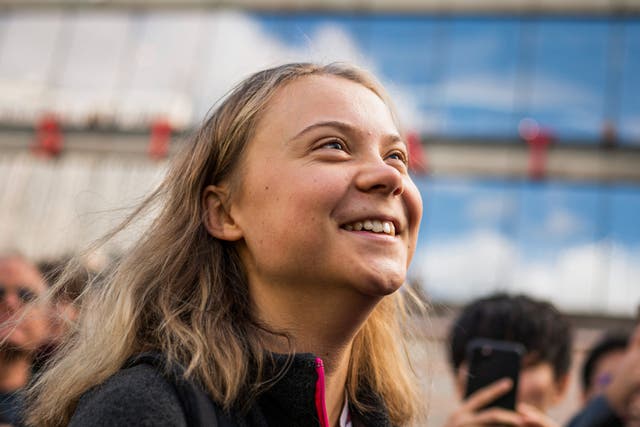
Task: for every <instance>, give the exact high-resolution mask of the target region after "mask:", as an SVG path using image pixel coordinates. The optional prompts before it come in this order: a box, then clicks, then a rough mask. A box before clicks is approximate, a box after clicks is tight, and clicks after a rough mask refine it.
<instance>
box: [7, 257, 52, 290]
mask: <svg viewBox="0 0 640 427" xmlns="http://www.w3.org/2000/svg"><path fill="white" fill-rule="evenodd" d="M0 285H2V286H9V287H13V286H18V285H20V286H27V287H30V288H32V289H36V290H44V288H45V285H44V280H43V278H42V276H41V275H40V273H39V272H38V271H37V270H36V268H35V267H33V266H32V265H30V264H28V263H26V262H25V261H23V260H21V259H20V258H3V259H0Z"/></svg>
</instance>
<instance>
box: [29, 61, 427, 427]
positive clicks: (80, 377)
mask: <svg viewBox="0 0 640 427" xmlns="http://www.w3.org/2000/svg"><path fill="white" fill-rule="evenodd" d="M308 75H331V76H336V77H340V78H344V79H348V80H350V81H353V82H356V83H358V84H361V85H363V86H365V87H367V88H369V89H370V90H372V91H373V92H374V93H376V94H377V95H378V96H379V97H380V98H381V99H382V100H383V101H384V102H385V103H386V104H387V105H388V106H389V108H390V111H392V108H391V104H390V102H389V100H388V98H387V96H386V94H385V92H384V90H383V89H382V87H381V85H380V84H379V83H378V82H377V81H376V80H375V79H374V78H373V77H372V76H370V75H369V74H367V73H365V72H364V71H362V70H360V69H358V68H355V67H353V66H350V65H346V64H330V65H326V66H319V65H315V64H307V63H294V64H287V65H282V66H279V67H275V68H271V69H268V70H264V71H261V72H258V73H256V74H254V75H252V76H250V77H249V78H247V79H246V80H244V81H243V82H242V83H240V84H239V85H238V86H237V87H236V88H235V89H234V90H232V91H231V92H230V94H229V95H228V96H227V97H226V99H225V100H224V101H223V102H222V103H221V104H220V105H219V107H218V108H217V109H215V111H214V112H213V113H212V115H211V116H210V117H209V118H208V119H207V120H206V122H205V123H204V124H203V125H202V126H201V127H200V129H199V130H198V131H197V132H196V133H195V135H194V136H193V137H192V139H191V140H190V141H189V142H188V144H187V146H186V147H184V149H183V150H182V151H181V153H179V154H178V155H177V157H176V158H175V159H174V161H173V163H172V166H171V167H170V169H169V171H168V174H167V176H166V178H165V179H164V180H163V182H162V183H161V184H160V186H159V187H158V189H156V190H155V191H154V192H153V193H152V194H151V195H150V196H149V197H148V198H147V199H146V200H145V201H144V202H143V203H142V204H141V206H140V207H138V208H137V209H136V211H135V212H133V213H132V214H131V216H130V217H129V218H128V219H127V220H126V221H125V222H124V223H123V224H121V225H120V226H119V227H118V228H116V229H115V230H114V231H113V232H111V233H110V234H109V235H107V236H106V237H105V238H104V239H103V241H102V243H104V242H106V241H107V240H109V239H111V238H112V237H114V236H115V235H116V234H118V233H119V232H121V231H122V230H124V229H125V228H127V227H128V226H130V225H131V224H132V223H133V222H134V221H135V220H136V219H137V218H139V217H141V216H142V215H144V214H145V213H147V212H149V211H151V209H152V208H153V207H155V206H158V207H159V213H158V214H157V216H156V217H155V219H154V220H153V222H152V223H151V225H150V226H149V228H148V229H147V230H146V232H145V233H144V234H143V235H142V236H141V238H140V240H139V241H138V242H137V243H136V244H135V245H134V246H133V247H132V248H131V249H130V250H129V252H128V253H127V254H126V256H125V257H123V259H122V260H121V261H120V262H119V263H118V265H117V266H116V267H115V268H114V269H113V271H112V272H111V273H110V274H109V276H108V277H106V278H102V279H101V280H100V281H99V282H96V283H95V284H92V285H90V286H89V287H87V289H86V291H85V293H84V295H83V296H82V298H83V307H82V310H81V314H80V321H79V323H78V325H77V328H76V329H75V331H74V332H73V333H72V334H71V335H70V336H69V337H68V339H67V342H66V343H65V345H64V346H63V347H62V348H61V349H60V351H59V352H58V354H57V356H56V357H55V359H54V360H53V361H52V362H51V363H50V365H49V367H48V368H47V370H46V371H45V372H44V373H43V374H42V375H41V376H40V377H39V378H38V379H37V381H36V382H35V384H34V385H33V387H32V389H31V390H30V402H31V404H30V411H29V420H28V421H29V423H30V424H33V425H38V426H58V425H66V424H67V423H68V422H69V419H70V417H71V415H72V413H73V411H74V410H75V406H76V405H77V402H78V399H79V398H80V396H81V395H82V394H83V393H84V392H86V391H87V390H89V389H90V388H91V387H93V386H95V385H97V384H100V383H102V382H103V381H105V380H106V379H107V378H108V377H110V376H111V375H113V374H114V373H115V372H117V371H118V370H119V369H121V367H122V366H123V364H124V363H125V361H126V360H127V359H128V358H130V357H131V356H133V355H135V354H137V353H140V352H142V351H148V350H155V351H160V352H162V353H164V354H165V355H166V357H167V358H168V359H169V360H170V361H173V362H178V363H180V364H182V365H183V366H185V367H186V376H187V377H189V378H191V379H193V380H195V381H197V382H198V383H199V384H201V385H202V386H203V387H204V388H205V389H206V390H207V391H208V392H209V394H210V395H211V397H212V398H213V399H214V400H215V401H216V402H217V403H218V404H220V405H221V406H222V407H223V408H225V409H231V408H237V407H238V405H239V402H241V401H245V400H250V399H251V397H255V396H256V394H257V393H260V392H261V391H263V390H264V389H265V387H268V383H269V380H270V378H263V376H264V372H265V371H264V369H263V367H264V365H265V363H266V362H267V359H268V357H267V352H266V350H265V342H264V336H265V334H264V332H265V331H267V332H271V333H275V331H268V328H266V327H265V325H262V324H261V323H260V322H259V321H258V320H257V319H256V318H255V317H254V313H252V312H251V310H250V304H249V295H248V285H247V279H246V277H245V274H244V270H243V266H242V264H241V262H240V259H239V256H238V254H237V253H236V250H235V249H234V247H233V245H231V244H229V243H226V242H223V241H221V240H218V239H216V238H214V237H212V236H211V235H210V234H209V233H208V232H207V230H206V229H205V226H204V225H203V218H204V216H205V214H206V211H205V207H204V205H203V203H202V193H203V190H204V188H205V187H206V186H207V185H210V184H216V183H220V182H222V181H223V180H230V181H231V183H232V184H233V181H234V179H233V178H234V174H235V173H236V172H237V169H238V165H239V163H240V159H241V158H242V155H243V151H244V149H245V147H246V145H247V143H248V141H250V140H251V137H252V132H253V131H254V129H255V127H256V124H257V122H258V120H259V117H260V114H261V113H262V112H263V111H264V110H265V109H266V108H267V107H268V105H269V101H270V99H271V98H272V97H273V95H274V93H275V92H276V91H277V90H278V89H279V88H281V87H282V86H284V85H286V84H287V83H289V82H291V81H293V80H295V79H299V78H301V77H304V76H308ZM236 181H237V180H236ZM63 281H64V277H62V278H61V282H63ZM403 298H405V295H403V293H400V292H396V293H395V294H394V295H393V296H390V297H387V298H385V299H384V300H383V301H382V302H381V303H380V304H379V305H378V307H377V308H376V309H375V310H374V311H373V313H372V314H371V315H370V317H369V319H368V320H367V321H366V323H365V324H364V326H363V327H362V328H361V330H360V332H359V333H358V335H357V337H356V338H355V341H354V345H353V350H352V355H351V362H350V368H349V375H348V381H347V391H348V396H349V399H350V401H351V402H352V404H354V405H356V407H358V408H359V409H360V410H363V411H366V410H367V409H368V408H367V407H366V406H365V404H364V403H363V402H360V401H359V400H358V391H359V390H360V388H361V387H363V386H366V387H369V388H370V389H371V390H372V391H373V392H375V393H377V394H379V395H380V396H381V398H382V399H383V401H384V403H385V405H386V407H387V409H388V412H389V414H390V417H391V420H392V422H393V424H394V425H405V424H408V423H409V422H411V420H413V419H414V418H415V416H416V414H418V413H419V408H420V407H421V406H424V405H423V402H421V401H420V399H419V392H418V390H419V387H418V385H417V382H416V380H415V378H414V377H415V375H413V372H412V370H411V367H410V361H409V360H408V357H407V354H406V349H405V348H404V343H403V340H404V338H403V333H402V331H401V327H400V319H399V316H398V314H399V313H401V312H402V311H403V309H402V305H403V304H402V300H403ZM292 350H293V349H292Z"/></svg>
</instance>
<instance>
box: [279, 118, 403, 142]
mask: <svg viewBox="0 0 640 427" xmlns="http://www.w3.org/2000/svg"><path fill="white" fill-rule="evenodd" d="M323 127H332V128H336V129H340V130H341V131H343V132H344V133H350V134H357V133H362V132H361V131H360V130H359V129H357V128H356V127H355V126H353V125H351V124H349V123H346V122H341V121H339V120H326V121H322V122H317V123H313V124H311V125H309V126H307V127H306V128H304V129H302V130H301V131H300V132H298V133H297V134H296V135H295V136H294V137H293V138H291V139H290V141H295V140H296V139H298V138H300V137H301V136H303V135H304V134H305V133H308V132H311V131H313V130H315V129H318V128H323ZM383 138H384V139H385V140H387V141H388V142H402V143H403V144H405V145H407V143H406V141H405V140H404V139H402V138H401V137H400V135H398V134H395V133H390V134H386V135H384V136H383Z"/></svg>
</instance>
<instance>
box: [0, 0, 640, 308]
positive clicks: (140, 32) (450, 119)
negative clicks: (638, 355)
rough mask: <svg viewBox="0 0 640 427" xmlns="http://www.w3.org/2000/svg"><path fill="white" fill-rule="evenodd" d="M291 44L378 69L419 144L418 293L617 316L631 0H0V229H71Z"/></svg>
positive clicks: (34, 234)
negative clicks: (538, 302)
mask: <svg viewBox="0 0 640 427" xmlns="http://www.w3.org/2000/svg"><path fill="white" fill-rule="evenodd" d="M294 60H306V61H308V60H313V61H321V62H330V61H336V60H346V61H351V62H355V63H357V64H360V65H361V66H363V67H365V68H368V69H370V70H371V71H373V72H374V73H375V74H376V75H378V76H379V77H380V79H381V80H382V81H383V83H384V84H385V85H386V86H387V87H388V88H389V89H390V91H391V93H392V95H393V98H394V100H395V102H396V104H397V107H398V110H399V113H400V117H401V120H402V123H403V126H404V127H405V130H406V131H407V132H409V133H411V138H412V140H413V141H415V142H417V145H416V146H414V147H413V148H414V151H416V153H417V155H418V157H421V156H422V157H421V160H422V162H421V164H420V165H418V166H417V167H416V168H415V179H416V181H417V183H418V186H419V187H420V189H421V191H422V192H423V198H424V202H425V217H424V220H423V229H422V233H421V237H420V242H419V247H418V252H417V254H416V258H415V261H414V263H413V268H412V271H411V276H412V280H413V281H415V282H418V283H420V284H421V286H422V287H423V289H424V291H425V292H426V294H427V295H428V296H429V297H430V298H431V299H432V300H433V301H435V302H442V303H448V304H459V303H464V302H465V301H468V300H469V299H471V298H473V297H475V296H477V295H480V294H484V293H486V292H488V291H490V290H496V289H501V290H508V291H513V292H527V293H529V294H532V295H534V296H538V297H544V298H549V299H551V300H552V301H553V302H555V303H556V304H557V305H558V306H560V307H561V308H563V309H565V310H567V311H569V312H572V313H576V314H579V313H583V314H585V313H586V314H589V315H603V316H609V317H611V316H613V317H626V318H629V317H631V316H632V315H633V314H634V312H635V309H636V306H637V304H638V302H639V301H640V226H639V225H638V223H639V218H640V4H639V2H637V1H626V2H625V1H604V0H583V1H577V0H576V1H564V2H555V1H554V2H552V1H548V2H545V1H542V2H541V1H533V0H531V1H529V0H518V1H491V0H481V1H450V2H442V1H435V0H430V1H409V0H402V1H391V0H375V1H373V0H372V1H364V0H360V1H330V2H323V1H311V0H305V1H301V0H298V1H293V0H291V1H266V0H263V1H257V0H256V1H249V0H245V1H242V2H237V3H233V2H214V1H211V2H206V1H186V2H178V1H108V0H107V1H53V0H51V1H6V0H4V1H2V2H0V247H1V248H3V249H5V250H6V249H18V250H20V251H22V252H24V253H26V254H27V255H29V256H32V257H34V258H44V257H52V256H55V255H59V254H63V253H69V252H73V251H75V250H77V249H78V248H81V247H83V246H84V245H86V244H87V243H88V242H90V241H92V240H93V239H95V238H96V237H98V236H99V235H100V234H101V233H103V232H104V231H105V230H106V229H108V227H110V226H112V225H115V224H116V222H117V218H120V217H122V213H123V211H122V210H115V211H114V209H116V208H120V207H122V206H132V205H133V204H135V202H136V201H137V200H139V198H140V197H141V196H142V195H143V194H145V193H146V192H148V191H149V190H150V189H152V188H153V186H154V185H155V184H157V182H158V181H159V179H160V177H161V176H162V173H163V172H164V168H165V163H166V159H167V157H170V155H171V152H172V151H173V150H174V148H175V147H176V145H178V144H179V143H180V141H181V140H182V139H183V138H184V137H185V136H186V135H188V132H189V131H190V130H191V129H193V128H194V127H195V126H197V125H198V123H200V121H201V120H202V119H203V117H204V116H205V115H206V114H207V111H208V110H209V109H210V108H211V106H212V105H213V104H214V103H215V102H216V100H218V99H220V98H221V97H222V96H224V94H225V92H226V91H227V90H228V89H229V88H230V87H231V85H232V84H233V83H235V82H237V81H239V80H240V79H241V78H243V77H244V76H246V75H248V74H249V73H251V72H252V71H255V70H257V69H259V68H262V67H266V66H270V65H275V64H279V63H281V62H283V61H294ZM417 147H418V148H419V147H422V149H423V153H422V154H420V150H419V149H418V148H417ZM131 238H135V237H134V236H132V237H131ZM126 244H127V239H124V240H122V241H119V242H117V243H115V244H114V245H112V246H110V247H109V248H108V250H109V251H111V253H113V254H117V253H119V252H120V251H121V250H122V249H123V248H124V247H126Z"/></svg>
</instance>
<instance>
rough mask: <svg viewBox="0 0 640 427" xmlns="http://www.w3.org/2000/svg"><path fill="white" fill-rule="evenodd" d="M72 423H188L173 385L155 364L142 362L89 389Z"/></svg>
mask: <svg viewBox="0 0 640 427" xmlns="http://www.w3.org/2000/svg"><path fill="white" fill-rule="evenodd" d="M69 425H70V426H73V427H79V426H113V425H128V426H156V425H163V426H186V419H185V416H184V412H183V410H182V406H181V405H180V400H179V398H178V395H177V393H176V391H175V389H174V388H173V385H172V384H171V383H169V382H168V381H167V380H166V379H165V378H164V377H163V376H162V374H161V373H160V372H159V371H158V370H157V369H156V368H155V367H153V366H151V365H146V364H139V365H135V366H133V367H130V368H127V369H123V370H121V371H118V372H117V373H116V374H114V375H113V376H112V377H110V378H109V379H107V380H106V381H105V382H104V383H103V384H100V385H98V386H96V387H94V388H93V389H91V390H89V391H87V392H86V393H85V394H84V395H83V396H82V397H81V398H80V401H79V402H78V406H77V408H76V411H75V413H74V414H73V417H72V418H71V422H70V424H69Z"/></svg>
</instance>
